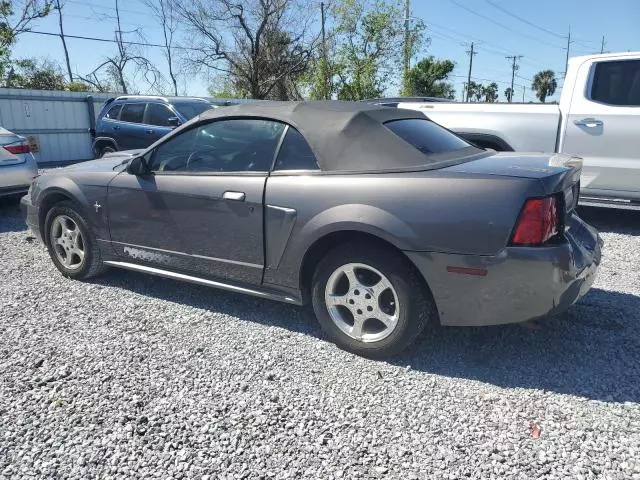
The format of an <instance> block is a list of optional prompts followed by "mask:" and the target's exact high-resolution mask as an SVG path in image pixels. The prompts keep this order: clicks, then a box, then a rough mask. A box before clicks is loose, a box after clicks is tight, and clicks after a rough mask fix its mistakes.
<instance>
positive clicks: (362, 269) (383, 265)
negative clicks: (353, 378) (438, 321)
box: [311, 244, 434, 358]
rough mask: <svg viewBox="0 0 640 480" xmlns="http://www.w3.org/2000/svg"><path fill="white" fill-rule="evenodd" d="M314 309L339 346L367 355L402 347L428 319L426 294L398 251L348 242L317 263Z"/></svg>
mask: <svg viewBox="0 0 640 480" xmlns="http://www.w3.org/2000/svg"><path fill="white" fill-rule="evenodd" d="M311 297H312V303H313V309H314V312H315V314H316V317H317V318H318V321H319V322H320V324H321V326H322V328H323V329H324V330H325V332H326V333H327V334H328V335H329V337H330V338H331V339H332V340H333V341H334V342H335V343H336V344H337V345H338V346H340V347H341V348H344V349H345V350H348V351H351V352H353V353H357V354H359V355H363V356H366V357H371V358H384V357H388V356H391V355H395V354H397V353H399V352H401V351H402V350H404V349H405V348H406V347H407V346H408V345H409V344H410V343H412V342H413V341H414V340H415V338H416V337H417V336H418V335H419V334H420V332H421V331H422V330H423V329H424V327H425V326H426V324H427V323H428V321H429V320H430V319H431V318H433V316H434V314H433V312H434V309H433V302H432V301H431V296H430V294H429V292H428V291H427V288H426V286H425V285H424V283H423V282H422V281H421V278H420V277H419V274H418V272H417V271H416V270H415V268H414V267H413V265H411V264H410V263H409V261H408V260H407V259H406V258H404V257H403V256H402V254H401V253H399V252H396V251H393V250H391V249H386V248H384V247H379V246H377V245H363V244H358V245H355V244H348V245H343V246H340V247H338V248H336V249H334V250H332V251H331V252H329V254H328V255H327V256H326V257H325V258H324V259H323V260H322V261H321V262H320V263H319V264H318V267H317V269H316V272H315V275H314V277H313V282H312V292H311Z"/></svg>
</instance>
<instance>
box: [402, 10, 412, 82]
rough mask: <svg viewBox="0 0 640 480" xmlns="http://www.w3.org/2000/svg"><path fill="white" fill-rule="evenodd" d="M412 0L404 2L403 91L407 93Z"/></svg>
mask: <svg viewBox="0 0 640 480" xmlns="http://www.w3.org/2000/svg"><path fill="white" fill-rule="evenodd" d="M410 3H411V0H405V1H404V70H403V75H402V83H403V87H404V88H403V90H405V92H403V93H406V87H407V85H406V83H407V76H408V75H409V68H410V67H411V65H410V63H411V45H410V43H411V38H410V32H409V12H410V10H411V5H410Z"/></svg>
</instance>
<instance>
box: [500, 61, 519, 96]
mask: <svg viewBox="0 0 640 480" xmlns="http://www.w3.org/2000/svg"><path fill="white" fill-rule="evenodd" d="M504 58H506V59H507V60H513V63H512V64H511V98H512V97H513V82H514V80H515V78H516V71H518V69H519V68H520V65H518V64H516V60H520V59H521V58H522V55H511V56H509V57H504ZM511 98H509V103H511Z"/></svg>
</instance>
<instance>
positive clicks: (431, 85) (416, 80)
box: [403, 56, 456, 99]
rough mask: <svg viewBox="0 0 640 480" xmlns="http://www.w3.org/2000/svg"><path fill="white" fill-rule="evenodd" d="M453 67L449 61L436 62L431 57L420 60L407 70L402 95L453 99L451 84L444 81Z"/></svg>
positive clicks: (453, 91)
mask: <svg viewBox="0 0 640 480" xmlns="http://www.w3.org/2000/svg"><path fill="white" fill-rule="evenodd" d="M455 66H456V65H455V63H453V62H452V61H451V60H436V59H435V58H434V57H433V56H429V57H427V58H424V59H422V60H420V61H419V62H418V63H416V64H415V66H414V67H413V68H411V69H410V70H409V73H408V74H407V77H406V79H405V87H404V91H403V94H404V95H405V96H410V97H412V96H419V97H422V96H424V97H439V98H449V99H453V98H454V95H455V90H454V88H453V84H451V83H449V82H447V81H446V80H447V78H448V75H449V74H450V73H451V72H452V71H453V69H454V68H455Z"/></svg>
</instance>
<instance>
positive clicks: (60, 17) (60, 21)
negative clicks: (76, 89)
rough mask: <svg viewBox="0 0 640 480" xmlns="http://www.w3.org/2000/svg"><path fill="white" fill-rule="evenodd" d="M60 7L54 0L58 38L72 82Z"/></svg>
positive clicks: (57, 0) (58, 2)
mask: <svg viewBox="0 0 640 480" xmlns="http://www.w3.org/2000/svg"><path fill="white" fill-rule="evenodd" d="M62 7H63V5H62V4H60V0H56V3H55V7H54V9H55V10H58V24H59V26H60V40H62V48H63V49H64V59H65V60H66V62H67V73H68V74H69V82H72V83H73V72H72V71H71V62H70V61H69V50H67V42H66V40H65V38H64V29H63V28H62Z"/></svg>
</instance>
